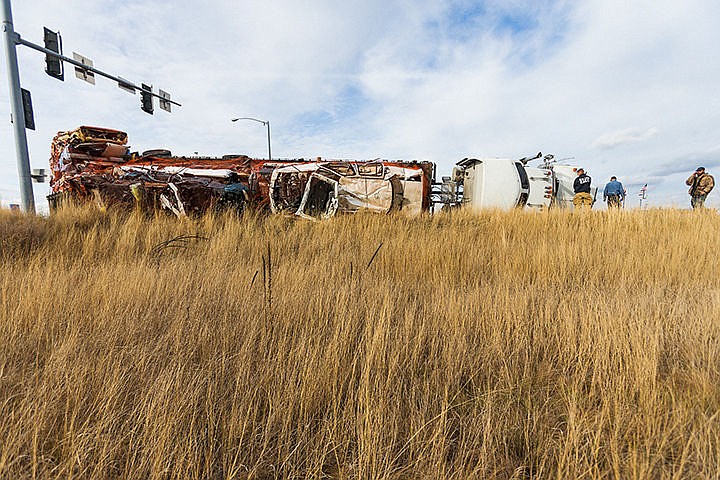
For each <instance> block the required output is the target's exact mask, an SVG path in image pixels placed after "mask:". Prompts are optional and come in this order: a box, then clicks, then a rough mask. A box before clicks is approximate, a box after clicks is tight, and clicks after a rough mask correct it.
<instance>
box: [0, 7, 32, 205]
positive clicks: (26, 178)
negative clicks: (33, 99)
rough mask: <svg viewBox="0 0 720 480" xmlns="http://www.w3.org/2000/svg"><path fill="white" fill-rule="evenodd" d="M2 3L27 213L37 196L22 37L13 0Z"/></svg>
mask: <svg viewBox="0 0 720 480" xmlns="http://www.w3.org/2000/svg"><path fill="white" fill-rule="evenodd" d="M2 2H3V4H2V36H3V44H4V45H5V58H6V60H7V72H8V85H9V92H8V93H9V96H10V111H11V115H12V117H11V121H12V124H13V130H14V131H15V152H16V153H17V170H18V178H19V180H20V202H21V205H22V209H23V211H24V212H26V213H35V198H34V197H33V188H32V177H31V176H30V154H29V153H28V144H27V133H26V132H25V118H24V117H25V111H24V109H23V98H22V91H21V90H20V72H19V71H18V62H17V51H16V49H15V48H16V45H17V39H18V37H19V36H18V34H17V33H15V30H14V28H13V20H12V9H11V8H10V0H2Z"/></svg>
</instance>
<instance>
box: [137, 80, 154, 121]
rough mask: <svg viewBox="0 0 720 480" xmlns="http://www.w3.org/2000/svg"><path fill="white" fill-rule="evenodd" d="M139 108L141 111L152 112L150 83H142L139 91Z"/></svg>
mask: <svg viewBox="0 0 720 480" xmlns="http://www.w3.org/2000/svg"><path fill="white" fill-rule="evenodd" d="M140 108H142V110H143V112H147V113H149V114H150V115H152V114H153V97H152V85H145V84H144V83H143V84H142V90H141V91H140Z"/></svg>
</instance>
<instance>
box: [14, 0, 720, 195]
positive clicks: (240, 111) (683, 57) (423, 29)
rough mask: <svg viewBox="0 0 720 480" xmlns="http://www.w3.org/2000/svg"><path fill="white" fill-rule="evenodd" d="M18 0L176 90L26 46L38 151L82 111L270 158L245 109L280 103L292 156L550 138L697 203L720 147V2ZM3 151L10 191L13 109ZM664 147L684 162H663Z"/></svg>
mask: <svg viewBox="0 0 720 480" xmlns="http://www.w3.org/2000/svg"><path fill="white" fill-rule="evenodd" d="M14 3H15V4H14V5H13V7H14V14H15V28H16V30H17V31H19V32H20V33H21V34H22V35H23V37H25V38H28V39H29V40H31V41H35V43H40V41H41V40H42V38H41V36H42V26H43V25H46V26H48V27H49V28H52V29H57V28H59V29H60V30H61V31H62V32H63V41H64V45H65V48H66V52H68V53H69V52H72V51H77V52H78V53H82V54H83V55H85V56H87V57H89V58H92V59H93V60H94V61H95V65H96V66H97V67H98V68H101V69H104V70H107V71H109V72H110V73H113V74H119V75H121V76H123V77H125V78H128V79H130V80H133V81H136V82H141V81H142V82H145V83H152V84H153V86H154V87H155V88H156V89H157V88H158V87H159V88H162V89H163V90H166V91H170V92H171V93H172V94H173V98H174V99H176V100H177V101H179V102H180V103H182V104H183V107H182V108H179V109H177V110H176V111H175V112H173V114H172V115H167V114H165V113H164V112H161V111H158V112H156V114H155V115H154V116H152V117H151V116H149V115H147V114H145V113H143V112H142V111H140V109H139V98H138V97H137V96H135V97H132V96H130V95H128V94H126V93H124V92H122V91H121V90H119V89H118V88H117V86H116V85H114V84H113V83H112V82H109V81H106V80H104V79H98V82H97V85H96V86H95V87H91V86H89V85H85V84H82V82H80V81H77V80H75V79H74V78H67V79H66V81H65V82H64V83H60V82H58V81H56V80H54V79H52V78H50V77H48V76H46V75H45V74H44V73H43V71H42V70H43V68H44V62H43V58H42V55H41V54H38V53H36V52H31V51H29V50H28V49H26V48H23V47H19V56H20V69H21V79H22V83H23V86H24V87H25V88H28V89H29V90H31V91H32V94H33V101H34V107H35V116H36V123H37V125H38V131H37V132H30V133H29V144H30V153H31V157H32V164H33V166H34V167H42V166H45V165H46V162H47V157H48V156H49V145H50V141H51V139H52V137H53V135H54V134H55V132H57V131H58V130H66V129H71V128H74V127H76V126H78V125H81V124H91V125H99V126H108V127H112V128H118V129H122V130H126V131H127V132H128V133H129V135H130V141H131V143H132V144H133V146H134V147H135V148H136V149H138V150H144V149H149V148H155V147H168V148H170V149H172V150H173V151H175V152H177V153H192V152H195V151H199V152H200V153H203V154H217V155H220V154H224V153H230V152H232V153H246V154H249V155H255V156H262V155H263V154H264V153H265V151H266V148H267V147H266V142H265V136H264V130H263V128H262V127H261V126H259V125H255V124H253V123H251V122H248V123H246V124H240V122H238V123H230V121H229V119H230V118H232V117H235V116H252V117H256V118H261V119H268V120H270V121H271V122H272V127H273V130H272V131H273V136H272V140H273V153H274V154H276V155H280V156H283V157H294V156H304V157H306V158H307V157H314V156H324V157H344V158H359V159H362V158H375V157H386V158H407V159H413V158H423V159H429V160H433V161H436V162H437V163H438V165H439V167H438V172H439V173H440V174H442V173H443V172H447V171H449V170H450V168H451V166H452V164H453V163H454V162H456V161H457V160H459V159H461V158H463V157H465V156H469V155H473V156H477V155H490V156H517V157H521V156H524V155H526V154H529V153H535V152H537V151H538V150H542V151H543V152H545V153H555V154H556V155H557V156H558V157H569V156H574V157H576V159H577V160H576V161H577V162H580V163H582V164H583V165H584V166H585V167H586V168H588V170H589V171H590V172H591V174H592V175H593V177H594V178H595V179H598V180H599V179H604V178H605V177H607V178H609V176H610V175H613V174H614V175H617V176H618V177H620V178H621V179H623V178H633V179H636V180H637V181H638V182H642V180H643V178H651V179H652V180H653V182H655V181H656V182H657V184H655V185H654V184H653V183H651V187H652V188H653V190H652V191H653V195H654V196H655V198H656V199H657V200H654V201H656V202H657V204H671V203H672V202H674V201H679V200H682V202H680V203H684V200H685V195H686V193H685V187H684V184H683V183H682V182H683V180H684V178H679V177H683V175H684V174H681V173H679V172H682V171H683V170H687V171H691V170H693V169H694V168H695V167H696V166H697V165H695V164H696V163H698V162H700V160H704V161H702V162H700V163H707V164H712V161H714V160H720V158H719V157H718V153H717V150H716V147H717V141H716V138H717V134H716V132H717V131H718V129H719V128H720V115H718V114H717V112H718V111H720V96H718V95H717V94H716V89H717V85H718V84H719V83H720V64H718V62H717V61H716V60H715V58H714V52H713V51H712V49H711V48H710V47H709V46H711V45H717V44H718V43H720V28H718V27H719V26H720V25H718V21H717V19H718V18H720V3H719V2H716V1H714V0H688V1H686V2H675V1H670V0H657V1H652V2H651V1H649V0H638V1H636V2H627V1H625V0H622V1H621V0H579V1H576V2H569V1H549V0H547V1H541V2H537V1H529V0H513V1H512V2H506V1H499V0H493V1H489V2H478V1H472V0H456V1H452V2H450V1H430V0H421V1H414V2H410V1H409V0H387V1H380V0H368V1H367V2H360V3H357V2H355V3H352V2H350V3H348V2H345V3H342V2H332V1H329V0H322V1H319V2H314V3H313V4H312V6H308V4H307V3H306V2H298V1H296V0H278V1H277V2H271V3H268V2H260V1H258V0H249V1H246V2H236V1H229V0H228V1H223V0H208V1H206V2H203V3H199V2H190V1H187V0H181V1H178V2H167V1H160V0H154V1H151V0H143V1H140V0H129V1H126V2H117V1H90V0H78V1H76V2H73V4H72V8H68V6H67V4H66V3H61V2H57V3H51V2H41V1H39V0H36V1H34V0H25V1H23V2H19V1H17V0H16V1H15V2H14ZM465 13H467V15H466V17H463V15H464V14H465ZM0 68H3V70H4V62H3V63H2V67H0ZM67 76H68V77H70V75H67ZM4 78H5V74H0V79H4ZM8 115H9V107H8V100H7V84H6V83H5V81H4V80H2V81H0V119H2V118H5V119H7V118H8ZM628 126H640V127H634V128H631V129H628V128H627V127H628ZM602 132H610V133H604V134H602V135H600V133H602ZM609 147H613V148H609ZM0 149H2V153H3V156H2V158H3V159H4V160H0V195H1V196H2V200H3V201H6V202H7V201H10V200H12V199H13V198H16V197H13V193H12V192H17V176H16V172H15V165H14V156H15V154H14V149H13V141H12V132H11V129H10V125H9V123H7V121H5V122H0ZM695 152H706V153H705V154H701V155H700V157H703V156H704V157H703V158H698V155H696V154H695ZM669 163H671V164H673V166H674V168H675V169H676V170H675V171H676V172H678V173H673V174H667V175H656V174H655V173H653V172H657V171H659V170H662V169H661V168H660V167H661V166H662V165H665V164H669ZM676 177H678V178H676ZM7 192H10V193H7ZM43 194H44V191H42V190H41V189H40V190H38V203H40V202H41V201H42V196H43ZM716 195H717V197H718V198H717V199H716V198H713V195H711V197H710V199H709V202H710V203H711V204H713V202H714V204H717V205H720V194H716ZM17 196H19V195H17ZM665 199H667V202H665Z"/></svg>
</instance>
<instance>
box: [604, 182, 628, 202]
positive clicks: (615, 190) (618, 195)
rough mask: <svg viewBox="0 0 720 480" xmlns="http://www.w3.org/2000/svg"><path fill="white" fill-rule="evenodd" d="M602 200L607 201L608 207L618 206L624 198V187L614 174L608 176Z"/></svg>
mask: <svg viewBox="0 0 720 480" xmlns="http://www.w3.org/2000/svg"><path fill="white" fill-rule="evenodd" d="M603 200H604V201H606V202H607V206H608V209H611V208H620V206H621V205H622V202H623V200H625V188H623V184H622V183H620V182H618V179H617V177H616V176H612V177H610V181H609V182H608V183H607V185H605V190H604V191H603Z"/></svg>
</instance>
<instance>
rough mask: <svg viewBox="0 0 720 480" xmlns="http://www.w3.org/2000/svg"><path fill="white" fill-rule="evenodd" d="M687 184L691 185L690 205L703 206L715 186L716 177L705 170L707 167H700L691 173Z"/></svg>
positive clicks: (689, 191) (693, 206)
mask: <svg viewBox="0 0 720 480" xmlns="http://www.w3.org/2000/svg"><path fill="white" fill-rule="evenodd" d="M685 185H688V186H689V187H690V190H688V193H689V194H690V205H692V208H703V207H704V206H705V199H706V198H707V196H708V193H710V191H711V190H712V189H713V187H714V186H715V179H714V178H713V177H712V175H710V174H709V173H706V172H705V167H698V168H697V170H695V173H693V174H692V175H690V178H688V179H687V180H686V181H685Z"/></svg>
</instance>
